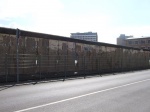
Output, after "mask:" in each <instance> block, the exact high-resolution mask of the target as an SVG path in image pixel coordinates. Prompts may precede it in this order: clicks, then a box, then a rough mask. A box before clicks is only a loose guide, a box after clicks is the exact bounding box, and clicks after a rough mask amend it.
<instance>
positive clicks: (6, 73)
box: [5, 53, 8, 82]
mask: <svg viewBox="0 0 150 112" xmlns="http://www.w3.org/2000/svg"><path fill="white" fill-rule="evenodd" d="M7 66H8V65H7V53H6V54H5V76H6V82H7V81H8V70H7Z"/></svg>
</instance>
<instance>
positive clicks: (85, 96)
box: [0, 70, 150, 112]
mask: <svg viewBox="0 0 150 112" xmlns="http://www.w3.org/2000/svg"><path fill="white" fill-rule="evenodd" d="M0 112H150V70H144V71H136V72H129V73H119V74H117V75H109V76H103V77H92V78H86V79H75V80H67V81H65V82H63V81H56V82H47V83H38V84H29V85H20V86H11V85H9V86H8V85H7V86H0Z"/></svg>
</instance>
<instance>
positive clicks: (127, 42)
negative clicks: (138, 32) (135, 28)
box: [117, 34, 150, 50]
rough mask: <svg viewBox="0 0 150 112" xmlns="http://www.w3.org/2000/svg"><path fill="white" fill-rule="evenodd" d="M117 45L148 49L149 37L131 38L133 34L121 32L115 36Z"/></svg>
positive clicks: (149, 44) (149, 47)
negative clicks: (128, 34) (126, 34)
mask: <svg viewBox="0 0 150 112" xmlns="http://www.w3.org/2000/svg"><path fill="white" fill-rule="evenodd" d="M117 45H122V46H128V47H135V48H140V49H149V50H150V37H140V38H133V36H125V35H124V34H121V35H120V36H119V38H117Z"/></svg>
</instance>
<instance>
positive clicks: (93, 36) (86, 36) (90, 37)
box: [70, 32, 98, 42]
mask: <svg viewBox="0 0 150 112" xmlns="http://www.w3.org/2000/svg"><path fill="white" fill-rule="evenodd" d="M70 37H71V38H74V39H81V40H86V41H93V42H97V41H98V35H97V33H93V32H85V33H71V36H70Z"/></svg>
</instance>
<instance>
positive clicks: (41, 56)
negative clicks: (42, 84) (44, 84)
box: [39, 54, 42, 80]
mask: <svg viewBox="0 0 150 112" xmlns="http://www.w3.org/2000/svg"><path fill="white" fill-rule="evenodd" d="M41 57H42V56H41V54H40V55H39V69H40V80H41Z"/></svg>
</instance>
